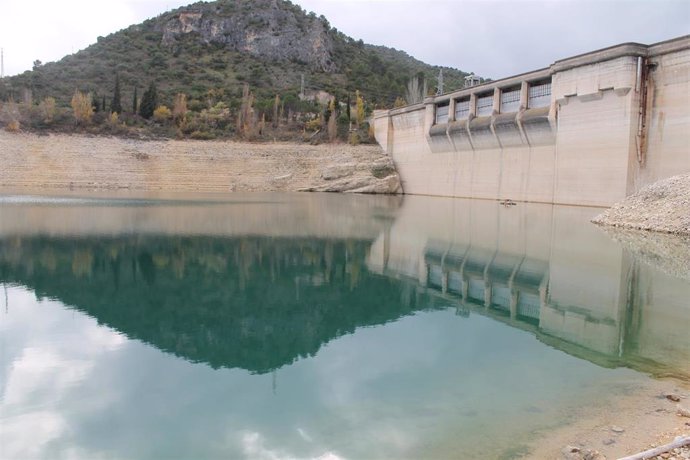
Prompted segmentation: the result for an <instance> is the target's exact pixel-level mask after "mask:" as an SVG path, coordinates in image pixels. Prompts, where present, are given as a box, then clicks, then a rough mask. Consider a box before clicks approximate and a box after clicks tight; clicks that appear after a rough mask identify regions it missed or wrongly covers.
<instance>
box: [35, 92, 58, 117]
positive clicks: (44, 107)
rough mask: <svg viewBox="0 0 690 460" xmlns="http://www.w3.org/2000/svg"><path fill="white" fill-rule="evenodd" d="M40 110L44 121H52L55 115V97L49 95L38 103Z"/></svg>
mask: <svg viewBox="0 0 690 460" xmlns="http://www.w3.org/2000/svg"><path fill="white" fill-rule="evenodd" d="M38 111H39V113H40V114H41V118H42V119H43V122H44V123H52V121H53V117H55V99H54V98H52V97H47V98H45V99H43V100H42V101H41V103H40V104H38Z"/></svg>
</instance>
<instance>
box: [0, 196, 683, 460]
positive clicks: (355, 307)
mask: <svg viewBox="0 0 690 460" xmlns="http://www.w3.org/2000/svg"><path fill="white" fill-rule="evenodd" d="M596 212H597V210H593V209H588V208H574V207H557V206H550V205H548V206H547V205H536V204H519V205H518V206H516V207H515V208H504V207H501V206H500V205H498V204H497V203H493V202H488V201H469V200H453V199H440V198H422V197H406V198H405V199H404V200H401V199H399V198H390V197H343V196H332V195H326V196H322V195H298V196H292V195H287V196H285V195H280V196H278V195H270V194H268V195H260V196H257V195H251V196H246V197H243V196H240V198H238V199H235V200H233V201H232V202H229V201H217V200H215V199H209V200H206V201H204V202H190V201H185V200H179V199H176V200H164V201H140V200H123V201H121V202H116V203H114V202H112V201H105V202H100V201H98V200H78V199H67V200H58V201H55V200H33V199H16V198H15V199H11V200H10V199H5V201H4V202H2V201H0V282H2V284H3V285H4V288H5V296H6V297H5V302H4V305H3V307H5V310H4V315H3V321H2V323H0V332H2V334H3V337H4V340H5V343H6V344H7V347H3V348H6V352H5V353H3V355H2V357H0V366H1V367H0V368H2V370H3V375H4V376H5V378H3V382H4V383H3V387H2V399H0V407H2V411H0V414H1V415H0V417H1V418H0V421H1V423H2V427H3V429H2V430H0V438H1V439H0V441H2V445H3V446H5V449H6V454H9V455H10V456H12V455H13V454H14V456H20V454H22V453H26V452H30V453H33V454H36V455H34V456H44V455H47V453H48V452H52V453H56V452H57V453H59V454H60V455H66V454H67V453H69V452H72V453H76V454H78V455H81V456H85V455H94V456H95V455H106V456H116V457H128V458H137V457H138V458H144V457H151V456H154V457H165V456H173V455H174V456H194V457H202V458H203V457H207V458H211V457H218V456H230V457H248V458H254V457H260V456H266V455H273V456H277V457H290V456H298V457H318V456H322V455H325V454H330V455H333V456H339V457H343V458H363V457H412V458H418V457H419V456H420V455H423V456H426V457H447V456H448V455H450V453H452V452H456V451H457V449H463V450H464V451H465V452H468V454H472V452H475V453H476V454H479V453H480V452H481V453H482V455H488V456H489V458H491V457H493V456H500V455H506V449H509V448H510V447H511V446H512V447H513V448H514V447H515V446H516V445H519V444H520V442H522V440H525V439H529V437H530V436H531V435H532V433H533V432H534V431H535V430H543V429H545V428H547V427H552V426H555V425H557V424H559V423H563V422H564V421H566V422H567V421H568V414H569V413H572V410H573V408H574V407H578V406H579V405H588V404H593V405H594V404H601V403H603V401H605V400H606V398H607V397H608V395H609V394H610V393H611V392H612V391H631V390H632V389H634V388H635V385H637V384H640V383H642V382H644V380H645V379H646V378H647V377H646V374H652V375H660V376H666V375H673V376H677V377H680V378H683V379H688V378H690V369H689V368H688V366H690V338H689V337H688V334H687V328H688V326H689V321H690V306H689V305H688V301H687V299H688V298H690V282H689V281H688V280H685V279H681V278H676V277H674V276H671V275H667V274H665V273H663V272H661V271H659V270H657V269H655V268H653V267H651V266H648V265H646V264H644V263H642V262H640V261H638V260H636V259H635V258H634V257H633V256H632V255H630V254H628V253H627V252H625V251H624V250H623V249H622V248H621V247H620V246H619V245H618V244H616V243H615V242H613V241H611V239H610V238H609V237H608V236H607V235H605V234H603V233H602V232H601V231H600V230H599V229H597V228H595V227H594V226H592V225H590V224H588V223H587V221H588V219H589V217H591V216H592V214H593V213H596ZM31 292H33V293H34V294H35V297H36V299H35V300H34V299H33V298H32V297H31V296H29V295H28V294H29V293H31ZM75 312H79V316H78V317H75V316H74V314H75ZM535 338H536V339H537V340H535ZM543 344H546V345H548V346H544V345H543ZM161 352H163V353H161ZM178 358H179V359H178ZM518 420H519V423H516V422H517V421H518ZM37 426H40V427H41V429H40V432H39V433H38V434H37V435H36V434H35V431H36V428H35V427H37ZM499 435H500V436H499ZM497 436H499V437H500V439H501V440H500V441H499V442H497V441H496V439H497ZM36 438H38V441H36ZM517 440H520V441H517ZM472 449H476V450H474V451H473V450H472Z"/></svg>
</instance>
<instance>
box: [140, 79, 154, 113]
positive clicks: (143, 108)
mask: <svg viewBox="0 0 690 460" xmlns="http://www.w3.org/2000/svg"><path fill="white" fill-rule="evenodd" d="M157 107H158V90H156V84H155V83H154V82H151V84H150V85H149V87H148V89H147V90H146V91H144V95H143V96H142V97H141V105H139V115H141V116H142V117H143V118H146V119H147V120H148V119H149V118H151V117H152V116H153V112H154V110H156V108H157Z"/></svg>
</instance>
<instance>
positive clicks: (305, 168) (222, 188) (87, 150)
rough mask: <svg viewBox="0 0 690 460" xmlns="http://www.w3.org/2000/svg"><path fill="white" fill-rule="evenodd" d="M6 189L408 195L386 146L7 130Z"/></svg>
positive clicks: (1, 136)
mask: <svg viewBox="0 0 690 460" xmlns="http://www.w3.org/2000/svg"><path fill="white" fill-rule="evenodd" d="M0 164H2V167H1V168H0V186H3V187H7V188H14V187H31V188H54V189H65V188H72V189H80V188H82V189H83V188H88V189H132V190H170V191H204V192H231V191H300V190H315V191H333V192H359V193H400V192H401V188H400V180H399V178H398V175H397V173H396V172H395V168H394V166H393V163H392V161H391V160H390V158H389V157H388V156H386V155H385V154H384V153H383V152H382V151H381V148H380V147H378V146H350V145H343V144H340V145H318V146H312V145H305V144H289V143H273V144H270V143H263V144H251V143H240V142H229V141H192V140H186V141H175V140H171V141H139V140H129V139H120V138H103V137H86V136H69V135H50V136H37V135H34V134H10V133H6V132H2V131H0Z"/></svg>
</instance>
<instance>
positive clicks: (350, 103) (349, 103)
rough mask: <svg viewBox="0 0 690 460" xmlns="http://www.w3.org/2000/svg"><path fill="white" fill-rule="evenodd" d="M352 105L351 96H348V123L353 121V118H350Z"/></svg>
mask: <svg viewBox="0 0 690 460" xmlns="http://www.w3.org/2000/svg"><path fill="white" fill-rule="evenodd" d="M351 105H352V101H350V95H349V94H348V95H347V121H351V120H352V117H351V116H350V106H351Z"/></svg>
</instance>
